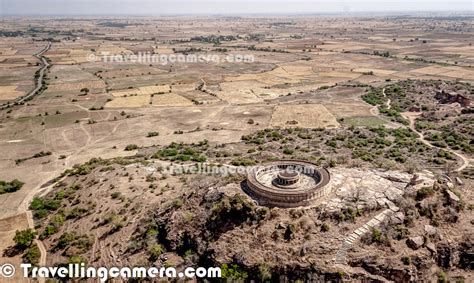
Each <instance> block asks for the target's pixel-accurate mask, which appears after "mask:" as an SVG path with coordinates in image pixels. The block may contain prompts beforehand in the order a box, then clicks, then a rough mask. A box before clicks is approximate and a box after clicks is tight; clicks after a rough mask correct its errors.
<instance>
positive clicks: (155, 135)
mask: <svg viewBox="0 0 474 283" xmlns="http://www.w3.org/2000/svg"><path fill="white" fill-rule="evenodd" d="M159 135H160V133H158V132H148V134H147V135H146V137H147V138H151V137H157V136H159Z"/></svg>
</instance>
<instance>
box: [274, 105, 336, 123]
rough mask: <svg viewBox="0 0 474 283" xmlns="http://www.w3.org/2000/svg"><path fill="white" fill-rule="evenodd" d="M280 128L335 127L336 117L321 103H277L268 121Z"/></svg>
mask: <svg viewBox="0 0 474 283" xmlns="http://www.w3.org/2000/svg"><path fill="white" fill-rule="evenodd" d="M270 125H271V126H272V127H281V128H294V127H300V128H337V127H339V123H338V122H337V121H336V118H335V117H334V116H333V115H332V114H331V113H330V112H329V111H328V110H327V109H326V107H324V106H323V105H321V104H298V105H278V106H277V107H276V108H275V110H274V111H273V114H272V119H271V121H270Z"/></svg>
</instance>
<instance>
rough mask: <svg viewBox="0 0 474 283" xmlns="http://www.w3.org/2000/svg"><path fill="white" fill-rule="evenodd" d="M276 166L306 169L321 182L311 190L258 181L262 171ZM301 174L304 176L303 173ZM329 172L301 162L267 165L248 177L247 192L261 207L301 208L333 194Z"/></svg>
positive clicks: (257, 168) (291, 161)
mask: <svg viewBox="0 0 474 283" xmlns="http://www.w3.org/2000/svg"><path fill="white" fill-rule="evenodd" d="M275 166H277V167H280V168H285V167H287V166H297V167H300V166H302V167H305V168H308V169H311V170H307V171H313V174H316V176H313V177H315V178H319V182H318V183H317V184H316V185H314V186H312V187H309V188H295V189H283V188H278V187H275V186H272V187H270V186H266V185H264V184H262V183H261V182H260V181H259V180H258V175H259V173H261V172H262V170H264V171H265V170H270V169H272V168H274V167H275ZM301 174H304V172H303V173H301ZM329 183H330V175H329V171H328V170H326V169H323V168H317V167H316V165H314V164H312V163H309V162H306V161H300V160H282V161H276V162H272V163H268V164H266V165H265V166H264V167H263V168H262V167H256V168H255V169H254V170H251V171H250V172H249V174H248V176H247V187H246V188H245V190H246V192H247V193H248V194H249V195H251V196H252V197H253V198H255V199H257V201H258V202H259V203H260V204H261V205H265V206H276V207H284V208H290V207H299V206H308V205H311V204H312V203H313V202H314V201H315V200H317V199H320V198H322V197H324V196H326V195H328V194H329V193H330V192H331V186H330V185H328V184H329Z"/></svg>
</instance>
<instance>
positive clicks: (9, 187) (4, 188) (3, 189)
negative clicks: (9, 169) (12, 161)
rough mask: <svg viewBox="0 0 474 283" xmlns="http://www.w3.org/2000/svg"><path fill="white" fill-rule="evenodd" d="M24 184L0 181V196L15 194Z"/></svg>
mask: <svg viewBox="0 0 474 283" xmlns="http://www.w3.org/2000/svg"><path fill="white" fill-rule="evenodd" d="M23 185H24V183H23V182H20V181H18V180H17V179H15V180H13V181H11V182H5V181H1V180H0V195H1V194H5V193H12V192H16V191H18V190H20V189H21V187H23Z"/></svg>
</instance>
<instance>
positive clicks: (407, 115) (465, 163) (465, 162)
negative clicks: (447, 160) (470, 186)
mask: <svg viewBox="0 0 474 283" xmlns="http://www.w3.org/2000/svg"><path fill="white" fill-rule="evenodd" d="M400 114H401V115H402V117H403V118H405V119H407V120H408V121H409V122H410V124H409V127H410V129H411V130H412V131H413V132H415V133H416V134H418V136H419V138H418V140H419V141H421V142H422V143H424V144H425V145H427V146H429V147H436V146H434V145H433V144H431V143H430V142H429V141H428V140H426V139H425V136H424V135H423V133H420V132H418V131H417V130H416V126H415V122H416V118H417V117H418V116H420V115H421V114H423V113H422V112H404V113H400ZM443 150H445V151H447V152H449V153H452V154H454V155H456V156H457V157H459V158H460V159H461V160H462V162H463V163H462V164H461V166H459V167H458V168H456V169H454V172H461V171H462V170H464V169H466V168H467V167H468V166H469V158H467V157H466V156H464V155H462V154H461V153H458V152H456V151H454V150H452V149H449V148H444V149H443Z"/></svg>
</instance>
